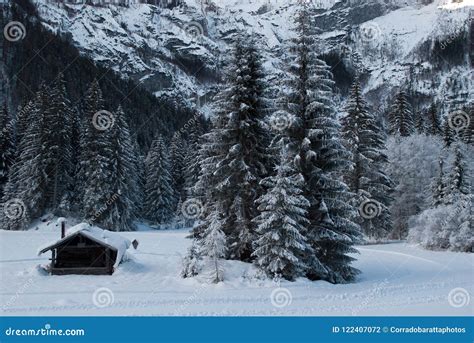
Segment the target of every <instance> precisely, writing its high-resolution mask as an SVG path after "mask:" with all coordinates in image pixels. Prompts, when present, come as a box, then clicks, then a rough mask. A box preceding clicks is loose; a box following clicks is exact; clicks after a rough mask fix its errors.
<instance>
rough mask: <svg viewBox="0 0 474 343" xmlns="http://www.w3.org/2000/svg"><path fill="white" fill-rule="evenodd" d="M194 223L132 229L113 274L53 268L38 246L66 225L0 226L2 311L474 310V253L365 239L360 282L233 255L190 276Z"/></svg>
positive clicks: (368, 312) (372, 312) (418, 312)
mask: <svg viewBox="0 0 474 343" xmlns="http://www.w3.org/2000/svg"><path fill="white" fill-rule="evenodd" d="M186 234H187V231H186V230H179V231H173V230H171V231H138V232H133V233H123V235H124V236H125V237H127V238H130V239H138V240H139V242H140V245H139V247H138V249H137V250H135V251H133V252H132V253H131V256H130V260H129V261H128V262H125V263H123V264H121V265H120V266H119V268H118V270H117V271H116V272H115V273H114V274H113V275H112V276H80V275H67V276H48V275H46V274H45V273H44V272H42V271H40V269H39V268H38V266H39V265H40V264H46V263H47V262H48V256H42V257H40V258H39V257H37V255H36V254H37V250H38V248H39V247H41V246H43V245H44V244H46V243H48V242H50V241H55V240H56V239H58V238H59V237H58V236H59V231H58V228H57V227H45V226H44V225H43V226H42V227H41V228H40V229H38V230H34V229H32V230H29V231H19V232H14V231H4V230H1V231H0V275H1V280H2V281H1V286H0V287H1V289H0V303H1V304H2V310H1V314H2V315H40V316H41V315H92V316H94V315H318V316H328V315H329V316H333V315H349V316H350V315H381V316H383V315H392V316H393V315H400V316H411V315H449V316H451V315H452V316H458V315H459V316H460V315H465V316H466V315H473V314H474V311H473V304H472V299H471V302H469V294H474V293H473V292H474V287H473V285H474V276H473V275H474V274H473V273H472V272H473V266H474V265H473V263H474V256H473V255H472V254H466V253H452V252H433V251H425V250H422V249H420V248H418V247H416V246H412V245H407V244H405V243H394V244H388V245H372V246H360V247H358V249H359V251H360V255H359V256H357V258H358V261H357V262H356V263H355V266H356V267H357V268H359V269H360V270H362V274H361V276H360V277H359V280H358V282H357V283H353V284H346V285H332V284H329V283H327V282H323V281H317V282H310V281H308V280H306V279H299V280H297V281H296V282H287V281H285V282H282V283H281V284H280V285H277V284H275V283H273V282H271V281H269V280H268V279H267V280H259V279H257V278H254V276H255V275H256V271H255V269H254V267H253V266H252V265H251V264H247V263H243V262H238V261H225V273H226V274H225V279H226V280H225V281H224V282H222V283H219V284H217V285H216V284H211V283H209V282H207V281H206V280H205V278H204V275H200V276H199V277H198V278H191V279H182V278H181V277H180V276H179V270H180V265H181V257H182V256H183V255H184V253H185V251H186V247H187V246H188V245H189V244H190V241H189V240H187V239H185V236H186Z"/></svg>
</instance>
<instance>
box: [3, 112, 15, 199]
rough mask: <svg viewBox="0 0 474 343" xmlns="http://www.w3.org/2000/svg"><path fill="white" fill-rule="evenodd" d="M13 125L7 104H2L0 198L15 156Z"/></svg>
mask: <svg viewBox="0 0 474 343" xmlns="http://www.w3.org/2000/svg"><path fill="white" fill-rule="evenodd" d="M13 134H14V131H13V125H12V121H11V118H10V116H9V115H8V110H7V105H6V104H5V105H4V106H0V199H1V198H2V196H3V187H4V186H5V183H6V182H7V180H8V171H9V170H10V167H11V165H12V164H13V160H14V157H15V146H14V141H13Z"/></svg>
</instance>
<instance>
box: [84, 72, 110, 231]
mask: <svg viewBox="0 0 474 343" xmlns="http://www.w3.org/2000/svg"><path fill="white" fill-rule="evenodd" d="M100 116H104V117H103V118H101V117H100ZM102 120H105V121H104V122H103V123H102ZM113 121H114V119H113V115H112V114H111V113H110V112H108V111H107V110H105V109H104V101H103V97H102V91H101V89H100V86H99V83H98V82H97V80H94V81H93V82H92V84H91V86H90V88H89V90H88V91H87V93H86V96H85V105H84V111H83V120H82V123H81V129H82V132H81V154H80V157H79V168H80V170H79V173H78V177H77V181H78V182H80V183H81V187H80V189H79V191H80V192H81V193H80V194H81V203H80V206H79V208H80V211H81V213H82V215H83V216H84V218H85V219H86V220H88V221H89V222H91V223H94V224H98V225H107V228H108V229H111V230H115V228H111V227H110V226H108V225H109V224H110V222H109V220H108V218H109V216H110V212H109V211H110V208H109V206H110V203H111V202H113V201H114V199H115V198H116V197H117V195H116V194H115V189H114V185H112V183H111V182H110V180H111V177H112V175H114V172H115V170H116V169H115V167H116V166H115V162H116V161H115V156H114V154H113V150H112V139H111V135H112V130H111V127H109V126H110V125H111V124H112V123H113ZM102 124H106V125H102ZM112 127H113V126H112Z"/></svg>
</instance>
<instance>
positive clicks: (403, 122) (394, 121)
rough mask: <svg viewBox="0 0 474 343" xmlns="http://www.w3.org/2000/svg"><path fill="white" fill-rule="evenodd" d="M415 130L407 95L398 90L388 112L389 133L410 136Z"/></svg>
mask: <svg viewBox="0 0 474 343" xmlns="http://www.w3.org/2000/svg"><path fill="white" fill-rule="evenodd" d="M414 131H415V125H414V121H413V113H412V110H411V108H410V103H409V102H408V99H407V96H406V94H405V92H404V91H400V92H399V93H398V94H397V96H396V97H395V101H394V104H393V106H392V111H391V113H390V133H391V134H393V135H400V136H402V137H406V136H410V135H411V134H413V133H414Z"/></svg>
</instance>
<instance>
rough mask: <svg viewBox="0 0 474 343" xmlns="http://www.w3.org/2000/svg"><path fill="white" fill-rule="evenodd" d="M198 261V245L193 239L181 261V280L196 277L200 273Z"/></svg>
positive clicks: (199, 257) (199, 258)
mask: <svg viewBox="0 0 474 343" xmlns="http://www.w3.org/2000/svg"><path fill="white" fill-rule="evenodd" d="M200 260H201V256H200V253H199V245H198V243H197V241H196V239H193V241H192V243H191V246H190V247H189V249H188V251H187V253H186V256H185V257H184V259H183V269H182V270H181V276H182V277H183V278H188V277H193V276H196V275H198V274H199V271H200V266H199V262H200Z"/></svg>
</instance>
